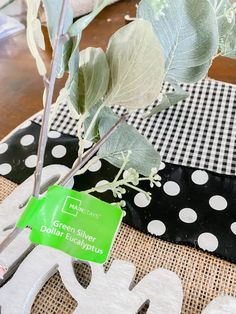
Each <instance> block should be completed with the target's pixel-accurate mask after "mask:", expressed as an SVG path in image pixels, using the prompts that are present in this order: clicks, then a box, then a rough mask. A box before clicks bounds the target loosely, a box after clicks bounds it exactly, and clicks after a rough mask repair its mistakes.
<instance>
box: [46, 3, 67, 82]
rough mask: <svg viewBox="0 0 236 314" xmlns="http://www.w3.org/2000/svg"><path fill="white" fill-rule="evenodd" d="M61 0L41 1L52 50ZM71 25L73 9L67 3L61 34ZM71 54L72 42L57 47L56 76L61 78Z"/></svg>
mask: <svg viewBox="0 0 236 314" xmlns="http://www.w3.org/2000/svg"><path fill="white" fill-rule="evenodd" d="M62 3H63V0H43V4H44V8H45V15H46V20H47V27H48V33H49V38H50V42H51V46H52V48H54V46H55V42H56V35H57V29H58V24H59V18H60V14H61V9H62ZM72 23H73V9H72V6H71V5H70V4H69V3H68V4H67V6H66V9H65V18H64V24H63V27H62V33H63V34H66V33H67V32H68V30H69V27H70V26H71V25H72ZM71 53H72V40H71V39H70V40H69V41H68V42H67V43H65V44H60V45H59V47H58V53H57V58H56V59H55V61H54V62H56V64H57V71H56V73H57V74H56V76H57V77H58V78H61V77H62V76H63V75H64V72H65V70H66V68H67V66H68V60H69V58H70V55H71Z"/></svg>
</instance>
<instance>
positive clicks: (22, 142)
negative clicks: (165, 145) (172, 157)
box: [0, 122, 236, 262]
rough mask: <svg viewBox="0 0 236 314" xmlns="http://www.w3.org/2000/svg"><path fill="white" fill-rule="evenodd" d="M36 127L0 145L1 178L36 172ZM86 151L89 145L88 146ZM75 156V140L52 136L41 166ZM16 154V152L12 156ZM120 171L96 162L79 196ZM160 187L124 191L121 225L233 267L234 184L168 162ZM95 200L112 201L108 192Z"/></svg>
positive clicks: (78, 180)
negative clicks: (228, 262) (207, 254)
mask: <svg viewBox="0 0 236 314" xmlns="http://www.w3.org/2000/svg"><path fill="white" fill-rule="evenodd" d="M39 130H40V126H39V125H38V124H36V123H34V122H27V123H26V124H25V125H24V126H23V128H21V129H19V130H18V131H16V132H15V134H13V135H12V136H11V137H10V138H8V140H7V141H6V142H4V143H2V144H0V174H1V175H3V176H5V177H6V178H8V179H10V180H12V181H14V182H16V183H21V182H22V181H24V180H25V179H26V178H27V177H28V176H30V175H31V174H32V173H33V172H34V167H35V164H36V157H35V156H36V150H37V143H38V138H39ZM86 144H87V145H86V147H87V148H88V147H89V146H90V145H91V143H90V142H87V143H86ZM77 151H78V140H77V138H75V137H73V136H70V135H65V134H62V133H60V132H58V131H55V130H53V131H50V133H49V140H48V144H47V150H46V156H45V165H49V164H56V163H59V164H64V165H66V166H68V167H71V166H72V164H73V162H74V160H75V158H76V155H77ZM16 152H17V153H16ZM117 171H118V169H116V168H115V167H113V166H111V165H110V164H109V163H107V162H105V161H98V162H97V163H96V164H94V165H92V166H91V167H90V168H89V170H88V171H87V172H86V173H85V174H84V175H82V176H79V177H75V185H74V189H77V190H79V191H83V190H85V189H88V188H91V187H92V186H95V185H101V184H103V183H104V182H106V181H109V180H112V179H114V176H115V174H116V173H117ZM159 174H160V175H161V177H162V181H161V182H162V187H160V188H156V187H154V188H150V186H149V184H148V183H145V182H141V185H140V187H141V188H142V189H144V190H146V191H150V192H152V195H153V198H152V200H151V201H150V200H148V199H147V198H146V197H145V195H144V194H142V193H140V192H137V191H134V190H131V189H129V190H127V193H126V194H125V197H124V199H125V201H126V208H125V209H124V213H125V217H124V222H126V223H127V224H129V225H130V226H132V227H134V228H136V229H138V230H141V231H142V232H145V233H151V234H153V235H154V236H158V237H160V238H162V239H165V240H167V241H171V242H175V243H182V244H187V245H190V246H193V247H196V248H201V249H203V250H207V251H209V252H212V253H213V254H215V255H217V256H220V257H223V258H225V259H227V260H231V261H234V262H236V250H235V247H236V211H235V208H236V179H235V177H233V176H226V175H220V174H217V173H214V172H210V171H205V170H200V169H194V168H190V167H186V166H181V165H174V164H170V163H163V162H162V164H161V170H160V172H159ZM95 196H97V197H100V198H103V199H104V200H106V201H108V202H113V201H114V198H113V195H112V193H111V191H105V193H103V194H98V193H96V194H95Z"/></svg>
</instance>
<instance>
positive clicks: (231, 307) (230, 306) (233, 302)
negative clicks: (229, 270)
mask: <svg viewBox="0 0 236 314" xmlns="http://www.w3.org/2000/svg"><path fill="white" fill-rule="evenodd" d="M226 280H227V279H226ZM235 313H236V298H233V297H230V296H221V297H218V298H216V299H214V300H213V301H212V302H211V303H210V304H208V306H207V307H206V308H205V310H204V311H203V312H202V314H235Z"/></svg>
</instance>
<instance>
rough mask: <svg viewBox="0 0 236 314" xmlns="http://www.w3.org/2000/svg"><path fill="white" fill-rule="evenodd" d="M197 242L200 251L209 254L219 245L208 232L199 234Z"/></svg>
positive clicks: (214, 237)
mask: <svg viewBox="0 0 236 314" xmlns="http://www.w3.org/2000/svg"><path fill="white" fill-rule="evenodd" d="M197 241H198V245H199V246H200V248H201V249H203V250H206V251H209V252H213V251H215V250H216V249H217V247H218V245H219V243H218V240H217V238H216V236H214V234H212V233H209V232H204V233H202V234H200V236H199V237H198V240H197Z"/></svg>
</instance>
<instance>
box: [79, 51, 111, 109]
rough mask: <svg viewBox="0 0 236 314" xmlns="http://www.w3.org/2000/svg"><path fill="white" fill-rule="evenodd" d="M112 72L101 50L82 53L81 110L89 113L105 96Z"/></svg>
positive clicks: (80, 79) (80, 78)
mask: <svg viewBox="0 0 236 314" xmlns="http://www.w3.org/2000/svg"><path fill="white" fill-rule="evenodd" d="M109 76H110V70H109V66H108V63H107V59H106V55H105V53H104V51H103V50H102V49H101V48H91V47H90V48H87V49H85V50H83V51H81V52H80V67H79V103H78V105H79V108H80V112H82V113H83V112H85V111H88V110H89V109H90V108H91V107H93V106H94V105H95V104H97V102H98V101H99V100H100V99H101V98H102V97H103V96H104V95H105V93H106V91H107V87H108V83H109Z"/></svg>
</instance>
